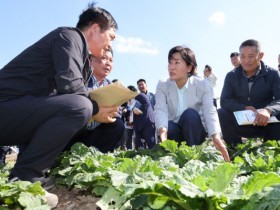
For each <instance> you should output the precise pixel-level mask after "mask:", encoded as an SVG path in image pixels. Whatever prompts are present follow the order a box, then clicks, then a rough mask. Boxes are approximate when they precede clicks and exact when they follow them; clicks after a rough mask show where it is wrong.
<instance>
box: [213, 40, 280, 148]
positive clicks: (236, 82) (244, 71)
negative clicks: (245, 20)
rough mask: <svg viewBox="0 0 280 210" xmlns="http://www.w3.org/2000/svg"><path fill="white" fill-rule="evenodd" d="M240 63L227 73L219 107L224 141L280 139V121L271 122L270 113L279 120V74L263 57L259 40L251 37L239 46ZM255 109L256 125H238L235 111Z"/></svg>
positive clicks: (232, 142)
mask: <svg viewBox="0 0 280 210" xmlns="http://www.w3.org/2000/svg"><path fill="white" fill-rule="evenodd" d="M239 51H240V61H241V65H240V66H239V67H237V68H235V69H234V70H232V71H231V72H229V73H228V74H227V75H226V78H225V81H224V87H223V90H222V94H221V109H219V110H218V114H219V119H220V124H221V128H222V133H223V137H224V140H225V141H226V142H227V143H230V144H237V143H241V137H246V138H253V137H260V138H263V139H264V140H275V139H276V140H280V132H279V130H280V123H268V120H269V118H270V117H271V116H276V117H277V118H279V119H280V74H279V72H278V71H277V70H276V69H272V68H270V67H268V66H266V65H265V64H264V63H263V62H262V61H261V60H262V58H263V55H264V53H263V52H262V51H261V48H260V43H259V42H258V41H256V40H253V39H250V40H247V41H244V42H243V43H242V44H241V46H240V47H239ZM241 110H252V111H253V112H255V113H256V118H255V120H254V123H253V125H246V126H245V125H238V124H237V121H236V120H235V117H234V114H233V112H234V111H241Z"/></svg>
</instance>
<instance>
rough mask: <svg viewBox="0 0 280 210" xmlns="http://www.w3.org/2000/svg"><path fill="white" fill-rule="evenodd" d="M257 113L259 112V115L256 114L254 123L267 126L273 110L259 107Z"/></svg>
mask: <svg viewBox="0 0 280 210" xmlns="http://www.w3.org/2000/svg"><path fill="white" fill-rule="evenodd" d="M256 113H257V115H256V118H255V120H254V123H253V125H257V126H267V124H268V120H269V118H270V115H271V111H270V110H268V109H259V110H258V111H257V112H256Z"/></svg>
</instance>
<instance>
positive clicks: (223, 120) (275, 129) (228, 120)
mask: <svg viewBox="0 0 280 210" xmlns="http://www.w3.org/2000/svg"><path fill="white" fill-rule="evenodd" d="M218 115H219V120H220V124H221V129H222V134H223V138H224V140H225V141H226V142H227V143H228V144H238V143H242V141H241V137H246V138H256V137H258V138H263V139H264V140H265V141H266V140H280V123H270V124H268V125H267V126H253V125H238V124H237V121H236V119H235V117H234V114H233V112H230V111H227V110H226V109H223V108H220V109H218Z"/></svg>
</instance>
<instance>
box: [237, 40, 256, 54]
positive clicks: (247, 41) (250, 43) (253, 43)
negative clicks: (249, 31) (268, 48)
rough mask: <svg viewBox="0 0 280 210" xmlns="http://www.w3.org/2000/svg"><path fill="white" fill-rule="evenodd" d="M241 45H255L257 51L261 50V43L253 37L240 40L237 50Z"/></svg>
mask: <svg viewBox="0 0 280 210" xmlns="http://www.w3.org/2000/svg"><path fill="white" fill-rule="evenodd" d="M243 47H256V50H257V52H260V51H261V44H260V43H259V42H258V41H257V40H255V39H248V40H246V41H244V42H242V44H241V45H240V47H239V51H240V50H241V48H243Z"/></svg>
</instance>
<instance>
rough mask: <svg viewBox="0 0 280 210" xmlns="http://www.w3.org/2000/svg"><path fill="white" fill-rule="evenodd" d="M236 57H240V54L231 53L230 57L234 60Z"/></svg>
mask: <svg viewBox="0 0 280 210" xmlns="http://www.w3.org/2000/svg"><path fill="white" fill-rule="evenodd" d="M235 56H239V53H238V52H232V53H230V57H231V58H233V57H235Z"/></svg>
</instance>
